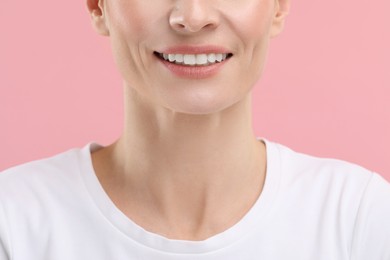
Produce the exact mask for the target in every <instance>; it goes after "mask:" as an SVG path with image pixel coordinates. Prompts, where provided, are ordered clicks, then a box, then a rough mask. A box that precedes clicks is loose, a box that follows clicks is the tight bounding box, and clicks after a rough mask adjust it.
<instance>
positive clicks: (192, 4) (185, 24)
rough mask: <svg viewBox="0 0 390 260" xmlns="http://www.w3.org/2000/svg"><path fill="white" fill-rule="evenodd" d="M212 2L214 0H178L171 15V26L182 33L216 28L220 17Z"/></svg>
mask: <svg viewBox="0 0 390 260" xmlns="http://www.w3.org/2000/svg"><path fill="white" fill-rule="evenodd" d="M212 2H213V1H212V0H177V1H176V4H175V7H174V9H173V10H172V12H171V13H170V17H169V24H170V26H171V28H172V29H173V30H175V31H176V32H178V33H181V34H191V33H196V32H200V31H203V30H211V29H215V28H216V27H217V26H218V24H219V17H218V13H217V11H216V10H215V8H213V4H212Z"/></svg>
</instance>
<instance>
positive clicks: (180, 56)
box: [175, 54, 184, 62]
mask: <svg viewBox="0 0 390 260" xmlns="http://www.w3.org/2000/svg"><path fill="white" fill-rule="evenodd" d="M175 60H176V61H177V62H183V61H184V55H183V54H176V55H175Z"/></svg>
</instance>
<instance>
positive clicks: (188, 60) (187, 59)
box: [184, 54, 196, 65]
mask: <svg viewBox="0 0 390 260" xmlns="http://www.w3.org/2000/svg"><path fill="white" fill-rule="evenodd" d="M184 64H186V65H195V64H196V55H190V54H185V55H184Z"/></svg>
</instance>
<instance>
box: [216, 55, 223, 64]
mask: <svg viewBox="0 0 390 260" xmlns="http://www.w3.org/2000/svg"><path fill="white" fill-rule="evenodd" d="M215 58H216V59H217V61H218V62H221V61H222V58H223V57H222V54H221V53H218V54H217V55H215Z"/></svg>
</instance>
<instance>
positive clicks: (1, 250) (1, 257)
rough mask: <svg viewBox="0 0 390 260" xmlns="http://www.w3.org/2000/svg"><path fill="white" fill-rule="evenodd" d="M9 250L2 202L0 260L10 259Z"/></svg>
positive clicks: (0, 212) (0, 213) (0, 211)
mask: <svg viewBox="0 0 390 260" xmlns="http://www.w3.org/2000/svg"><path fill="white" fill-rule="evenodd" d="M0 174H1V173H0ZM0 199H1V196H0ZM8 248H9V240H8V233H7V225H6V223H5V216H4V211H3V208H2V205H1V201H0V260H9V259H10V257H9V252H8Z"/></svg>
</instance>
